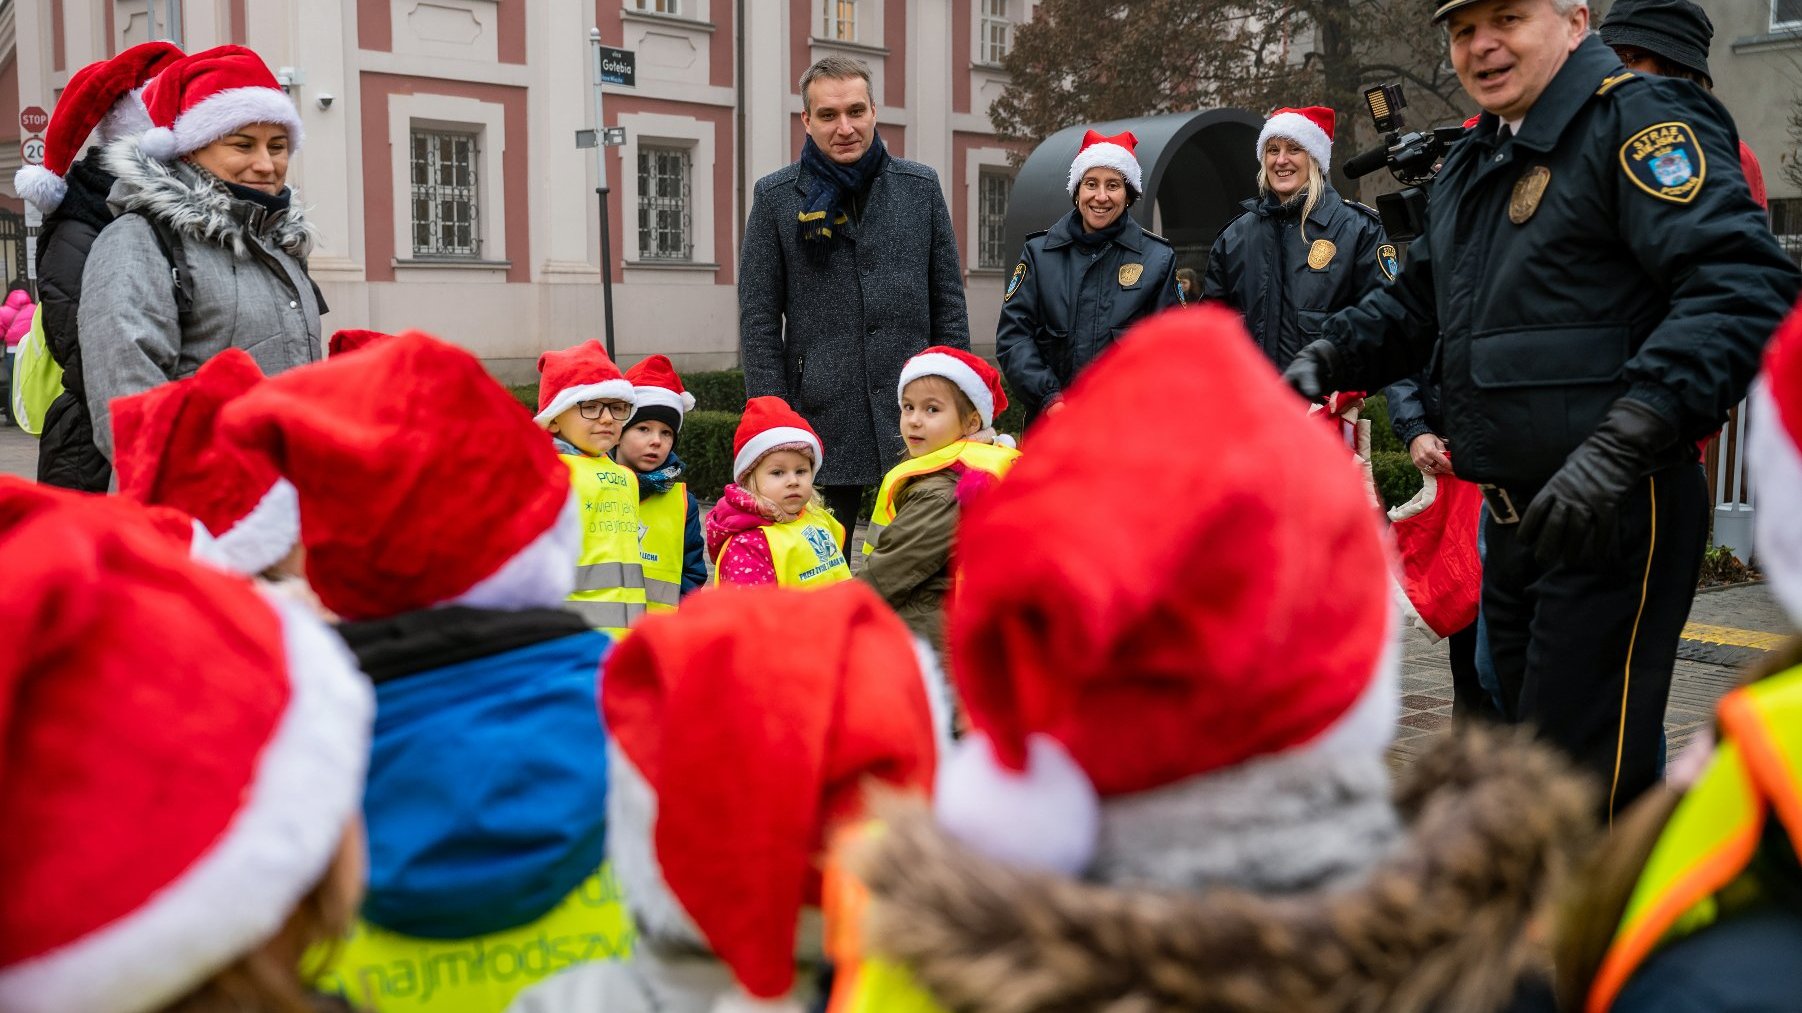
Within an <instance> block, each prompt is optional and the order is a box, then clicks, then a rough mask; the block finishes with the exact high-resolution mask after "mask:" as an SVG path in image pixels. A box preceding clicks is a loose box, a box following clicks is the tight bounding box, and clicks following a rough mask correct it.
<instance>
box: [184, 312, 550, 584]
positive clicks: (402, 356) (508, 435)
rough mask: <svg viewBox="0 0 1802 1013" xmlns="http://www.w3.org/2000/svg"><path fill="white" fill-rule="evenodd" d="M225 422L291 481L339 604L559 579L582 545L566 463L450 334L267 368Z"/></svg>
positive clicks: (231, 434)
mask: <svg viewBox="0 0 1802 1013" xmlns="http://www.w3.org/2000/svg"><path fill="white" fill-rule="evenodd" d="M220 425H221V427H222V429H223V431H224V432H225V434H226V436H227V438H229V439H232V440H234V441H236V442H237V443H238V444H240V445H241V446H243V447H244V448H245V449H247V450H248V451H250V452H253V453H262V454H264V455H266V456H267V457H268V458H269V459H270V460H271V461H273V462H274V463H275V466H276V468H277V469H279V470H280V471H281V473H282V475H284V476H285V477H286V478H287V479H288V481H290V482H292V483H294V487H295V489H297V490H298V492H299V499H300V530H301V536H302V543H303V544H304V545H305V546H306V550H307V581H308V583H310V584H311V585H312V587H313V590H314V591H315V592H317V593H318V595H319V599H320V601H321V602H323V603H324V604H325V606H326V607H327V608H329V609H331V610H332V611H333V612H335V613H337V614H338V615H341V616H343V617H345V618H347V619H378V618H383V617H386V616H391V615H398V614H400V613H402V612H409V611H413V610H415V609H423V608H430V607H432V606H434V605H444V604H463V605H472V606H478V607H488V608H520V607H524V606H527V605H553V604H556V603H557V602H560V601H562V600H563V599H564V598H566V597H568V595H569V592H570V589H571V587H572V585H573V583H574V580H575V566H574V561H575V555H576V553H577V552H578V551H579V549H580V547H581V533H580V529H579V520H578V518H577V515H576V501H575V500H574V498H573V497H571V495H570V489H569V470H568V469H567V468H565V467H564V466H563V464H562V462H560V461H558V460H557V454H556V451H554V450H553V449H551V445H550V442H549V441H548V440H546V439H545V438H544V434H543V433H541V432H540V431H539V430H538V429H537V427H536V426H534V425H533V424H532V421H531V419H530V417H529V416H527V415H526V414H525V410H524V409H522V408H521V407H520V405H519V402H518V401H515V400H514V399H513V396H512V395H511V394H508V393H507V390H506V388H504V387H502V386H501V385H500V384H498V383H496V382H495V381H494V378H493V377H491V376H489V375H488V372H487V371H486V370H485V369H483V368H482V364H481V363H480V362H478V361H477V360H476V358H475V356H473V355H471V354H469V353H468V352H466V351H464V350H463V349H461V348H457V347H455V346H453V345H448V344H445V343H444V342H442V341H439V340H438V339H436V338H433V337H430V336H429V335H425V334H419V333H417V332H408V333H404V334H397V335H395V336H394V337H392V338H389V339H388V340H386V341H378V342H375V343H374V344H371V345H369V346H368V347H366V348H364V349H362V350H360V351H358V352H357V353H356V354H355V355H346V356H342V357H340V358H336V359H326V360H325V361H323V362H316V363H313V364H312V365H308V366H302V367H300V368H298V369H291V370H289V371H288V372H286V373H283V374H281V375H280V376H276V377H271V378H269V379H268V380H265V381H263V383H262V384H260V385H258V387H257V388H256V389H255V390H252V391H250V392H248V393H246V394H244V395H243V396H241V397H238V398H236V399H235V400H233V401H232V402H231V403H230V404H228V405H227V406H226V407H225V409H224V411H223V413H222V416H221V421H220Z"/></svg>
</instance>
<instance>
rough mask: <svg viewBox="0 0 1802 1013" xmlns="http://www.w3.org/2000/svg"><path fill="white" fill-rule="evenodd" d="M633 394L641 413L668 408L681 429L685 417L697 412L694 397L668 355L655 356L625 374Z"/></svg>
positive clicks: (677, 427) (677, 426)
mask: <svg viewBox="0 0 1802 1013" xmlns="http://www.w3.org/2000/svg"><path fill="white" fill-rule="evenodd" d="M626 379H628V380H630V381H632V390H633V393H634V394H635V396H636V397H637V398H638V402H637V405H638V410H639V411H640V412H643V411H644V410H645V409H647V408H667V409H669V410H670V411H672V412H674V413H675V419H676V426H675V428H676V429H678V430H680V429H681V428H682V417H683V416H685V415H687V414H688V413H689V412H691V411H694V407H695V396H694V395H693V394H690V393H689V392H688V388H686V387H684V386H682V377H681V376H679V375H677V373H676V367H675V366H674V365H672V364H671V363H670V361H669V356H667V355H652V356H649V357H647V358H645V359H643V360H641V361H640V362H639V363H638V364H637V365H635V366H633V367H632V368H631V369H628V370H626Z"/></svg>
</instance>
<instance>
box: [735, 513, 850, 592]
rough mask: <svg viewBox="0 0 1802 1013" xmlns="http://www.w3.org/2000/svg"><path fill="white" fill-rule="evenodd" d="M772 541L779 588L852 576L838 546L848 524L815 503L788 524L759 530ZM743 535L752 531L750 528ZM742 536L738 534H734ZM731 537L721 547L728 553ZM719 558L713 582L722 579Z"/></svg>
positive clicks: (811, 585) (834, 580)
mask: <svg viewBox="0 0 1802 1013" xmlns="http://www.w3.org/2000/svg"><path fill="white" fill-rule="evenodd" d="M757 530H758V531H761V532H762V533H763V536H764V538H766V539H768V540H769V543H770V561H771V562H772V563H774V564H775V566H776V584H777V585H778V586H780V587H825V586H826V585H828V584H836V583H838V582H839V581H841V580H850V579H851V565H850V564H849V563H847V562H845V553H844V551H843V550H842V549H840V548H839V545H840V543H842V542H843V541H844V538H845V526H844V525H843V524H840V523H839V522H838V520H837V519H836V518H834V517H833V516H832V515H831V514H829V513H827V512H826V510H825V508H824V507H821V506H818V505H816V504H813V503H809V504H807V509H806V510H805V511H804V512H802V514H801V516H799V517H797V518H795V519H794V520H792V521H789V522H788V523H786V524H766V525H764V526H763V527H761V528H758V529H757ZM744 534H751V532H749V531H747V532H744ZM734 537H739V536H734ZM731 544H732V542H731V539H728V540H727V541H726V544H725V545H722V546H720V556H724V555H725V554H726V547H727V546H729V545H731ZM719 562H720V561H719V558H718V557H716V558H715V559H714V561H713V582H714V583H715V584H718V583H719V582H720V571H719Z"/></svg>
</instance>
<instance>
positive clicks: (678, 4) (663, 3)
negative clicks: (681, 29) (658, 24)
mask: <svg viewBox="0 0 1802 1013" xmlns="http://www.w3.org/2000/svg"><path fill="white" fill-rule="evenodd" d="M636 3H637V6H638V9H639V10H641V11H649V12H651V13H653V14H680V13H682V0H636Z"/></svg>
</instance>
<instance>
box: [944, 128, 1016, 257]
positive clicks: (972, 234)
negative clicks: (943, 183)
mask: <svg viewBox="0 0 1802 1013" xmlns="http://www.w3.org/2000/svg"><path fill="white" fill-rule="evenodd" d="M1008 154H1009V152H1008V150H1007V149H1006V148H1000V147H995V148H969V149H966V150H965V151H964V160H963V170H964V171H963V181H962V186H963V188H964V213H963V219H964V232H963V234H964V236H965V237H967V238H968V240H969V241H968V242H966V243H960V244H958V245H959V247H960V248H961V249H962V250H963V258H964V269H965V270H966V271H970V272H981V273H984V274H999V273H1000V272H1002V271H1005V270H1007V269H1008V268H1010V267H1012V266H1013V265H1014V262H1015V259H1016V258H1017V257H1018V256H1019V255H1020V251H1019V250H1017V249H1016V250H1009V249H1006V248H1005V246H1006V243H1007V219H1006V216H1005V215H1004V216H1003V217H1002V235H1001V242H1002V244H1003V249H1002V251H1001V266H1000V267H995V266H992V265H989V264H986V263H984V262H983V259H982V177H983V174H984V173H996V174H1000V175H1005V176H1009V177H1012V178H1013V179H1014V181H1015V182H1016V183H1017V182H1018V181H1019V175H1018V172H1017V171H1016V170H1015V168H1014V166H1013V163H1012V162H1010V161H1009V160H1008ZM1008 199H1009V201H1010V202H1011V201H1012V199H1013V192H1012V189H1011V188H1010V189H1009V192H1008Z"/></svg>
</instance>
